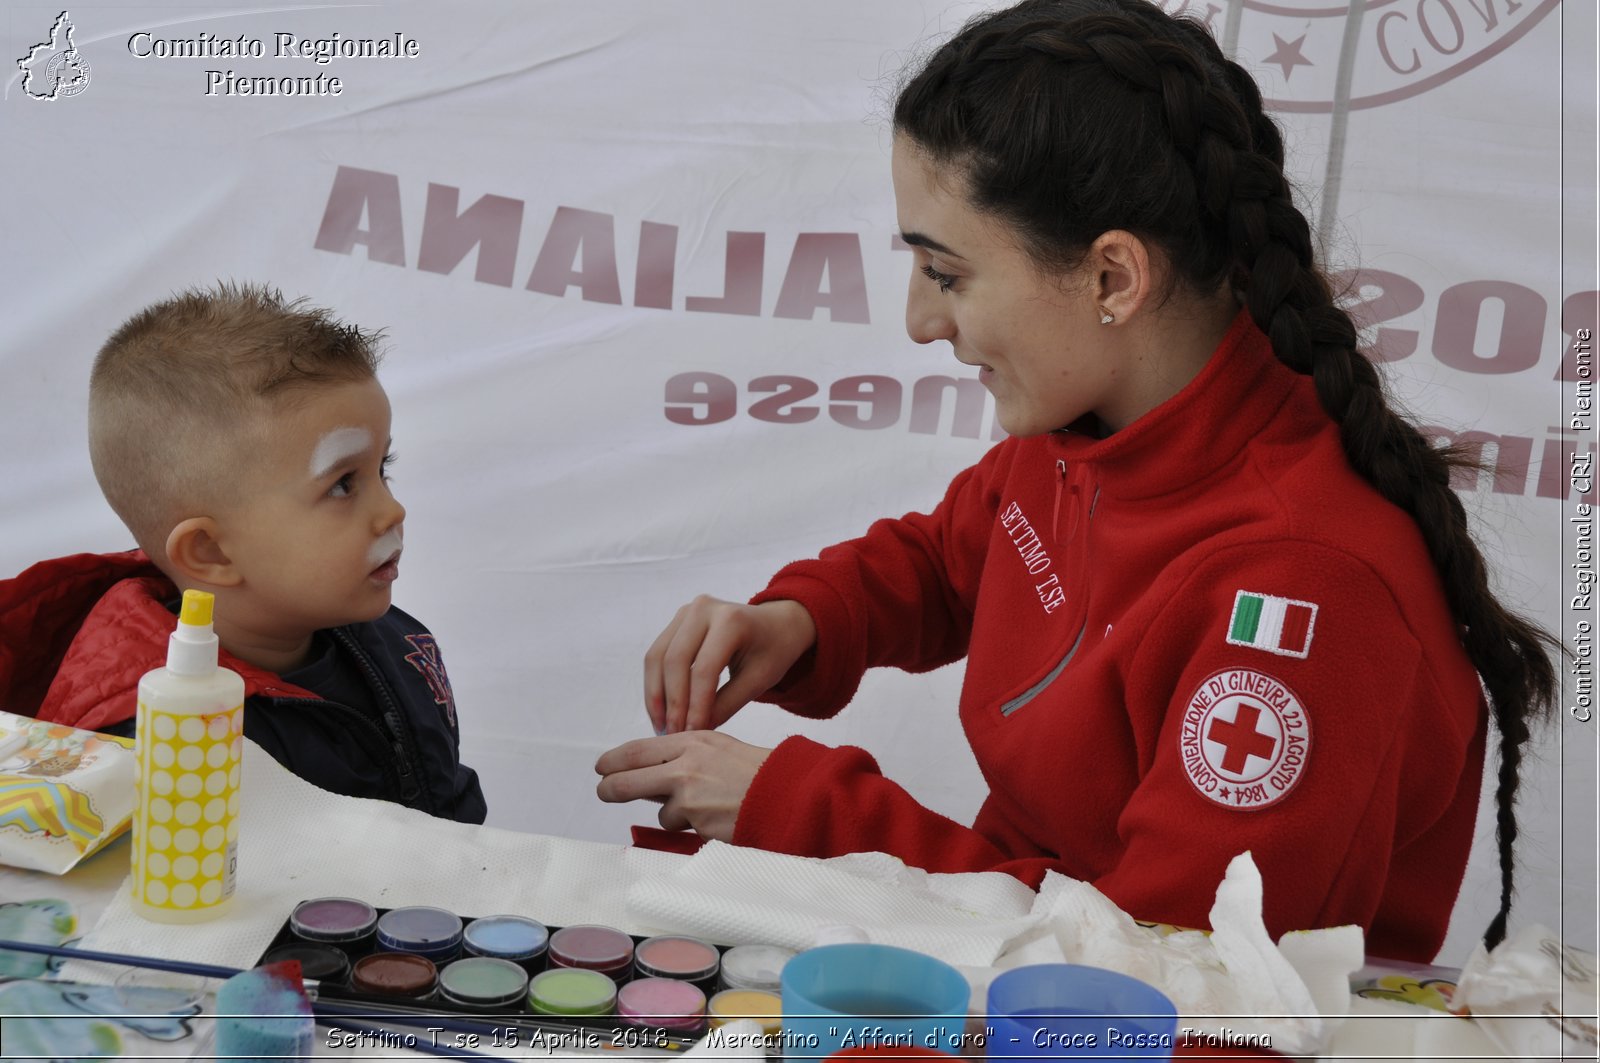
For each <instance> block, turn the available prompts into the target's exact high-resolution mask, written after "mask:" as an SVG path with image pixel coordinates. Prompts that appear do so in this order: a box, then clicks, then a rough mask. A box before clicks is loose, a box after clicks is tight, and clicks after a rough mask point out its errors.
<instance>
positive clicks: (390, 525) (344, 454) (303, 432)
mask: <svg viewBox="0 0 1600 1063" xmlns="http://www.w3.org/2000/svg"><path fill="white" fill-rule="evenodd" d="M260 438H263V439H264V440H265V445H263V446H262V447H261V448H260V449H259V450H258V451H256V452H254V453H252V454H250V455H248V456H247V458H246V463H245V464H244V466H243V467H242V468H241V469H240V470H239V478H240V483H239V485H238V486H239V488H240V490H239V492H238V494H239V498H240V501H239V502H238V503H237V504H235V505H233V506H230V507H228V508H226V509H224V510H223V511H222V512H221V514H220V515H219V516H217V517H216V518H215V519H216V521H217V526H218V533H217V539H218V543H219V545H220V546H221V548H222V550H223V552H224V553H225V554H226V555H227V557H228V559H229V560H230V561H232V562H233V565H234V569H235V572H236V573H237V574H238V575H239V577H240V578H241V582H240V584H239V585H238V586H236V587H234V588H232V589H231V590H230V591H229V593H228V598H229V601H228V609H229V612H230V619H231V621H232V622H233V623H236V624H239V625H242V626H247V627H250V628H253V629H254V630H255V631H257V632H259V633H261V634H263V635H269V636H277V637H284V638H291V639H292V638H298V637H303V636H305V635H307V634H309V633H310V632H312V631H315V630H318V629H320V628H327V627H335V626H337V625H340V624H349V623H355V622H357V621H362V620H372V619H375V618H377V617H379V616H382V615H383V613H384V612H385V611H386V610H387V609H388V608H389V597H390V587H391V585H392V584H393V583H394V580H395V579H396V578H397V577H398V576H399V574H400V570H399V565H398V562H399V558H400V536H401V523H402V522H403V521H404V520H405V516H406V511H405V507H403V506H402V505H400V503H399V502H398V501H396V500H395V497H394V495H393V494H391V493H390V491H389V485H388V482H387V478H386V476H385V473H384V469H385V466H386V464H387V462H388V451H389V399H388V396H387V395H385V394H384V391H383V388H382V386H380V385H379V384H378V382H377V380H375V379H373V380H364V381H360V382H355V383H339V384H328V385H324V386H321V387H318V388H316V389H315V390H312V391H308V392H302V393H298V394H296V395H294V396H293V399H292V400H291V401H290V402H287V403H284V404H282V405H280V406H279V407H278V408H276V409H275V410H274V411H273V412H272V413H271V414H270V415H268V418H267V420H266V423H265V426H264V431H263V432H262V433H261V434H260Z"/></svg>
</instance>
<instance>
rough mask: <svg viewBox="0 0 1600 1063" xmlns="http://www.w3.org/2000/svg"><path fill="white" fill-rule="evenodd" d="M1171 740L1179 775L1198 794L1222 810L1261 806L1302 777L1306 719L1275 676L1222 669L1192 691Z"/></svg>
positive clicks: (1308, 723) (1308, 738) (1308, 740)
mask: <svg viewBox="0 0 1600 1063" xmlns="http://www.w3.org/2000/svg"><path fill="white" fill-rule="evenodd" d="M1178 744H1179V748H1180V750H1181V752H1182V755H1183V770H1184V773H1185V774H1186V775H1187V776H1188V777H1189V783H1190V785H1192V786H1193V787H1194V788H1195V790H1197V791H1198V792H1199V793H1200V794H1201V796H1203V797H1205V798H1207V799H1208V800H1211V801H1214V802H1216V803H1217V804H1219V805H1223V806H1225V807H1227V808H1233V809H1239V810H1251V809H1257V808H1266V807H1268V806H1269V805H1275V804H1277V803H1278V802H1279V801H1281V800H1283V799H1284V798H1285V797H1286V796H1288V793H1289V791H1290V790H1293V789H1294V788H1295V785H1296V784H1297V783H1298V782H1299V781H1300V778H1301V776H1302V775H1304V774H1305V769H1306V760H1307V756H1308V754H1309V753H1310V752H1311V721H1310V720H1309V719H1307V717H1306V712H1305V706H1304V705H1302V704H1301V702H1300V699H1299V698H1298V697H1296V696H1295V694H1294V691H1292V690H1290V689H1289V688H1288V686H1286V685H1285V684H1284V683H1283V682H1282V681H1280V680H1278V679H1275V678H1273V677H1272V676H1270V675H1267V674H1266V673H1265V672H1258V671H1256V670H1255V669H1253V668H1228V669H1224V670H1223V671H1220V672H1216V673H1214V674H1212V675H1210V676H1207V677H1206V678H1205V679H1203V680H1201V681H1200V685H1199V686H1198V687H1196V688H1195V692H1194V694H1192V695H1191V696H1190V698H1189V704H1188V705H1187V706H1186V707H1185V708H1184V710H1183V723H1182V726H1181V727H1180V728H1179V731H1178Z"/></svg>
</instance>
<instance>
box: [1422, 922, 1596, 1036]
mask: <svg viewBox="0 0 1600 1063" xmlns="http://www.w3.org/2000/svg"><path fill="white" fill-rule="evenodd" d="M1452 1002H1453V1003H1454V1005H1455V1006H1456V1007H1457V1008H1459V1009H1463V1010H1465V1011H1468V1012H1471V1014H1472V1020H1473V1024H1474V1025H1475V1026H1477V1027H1478V1028H1480V1029H1481V1030H1482V1031H1483V1032H1484V1034H1485V1035H1487V1036H1488V1038H1489V1039H1490V1040H1491V1041H1493V1042H1494V1043H1495V1044H1496V1045H1498V1046H1499V1047H1500V1048H1501V1049H1502V1050H1504V1051H1505V1052H1507V1053H1508V1054H1510V1055H1512V1056H1516V1057H1519V1058H1524V1059H1570V1058H1584V1059H1594V1058H1595V1050H1596V1047H1597V1046H1600V1038H1597V1037H1596V1025H1597V1019H1596V1015H1597V1013H1600V976H1597V974H1596V963H1595V954H1594V953H1592V952H1590V951H1588V950H1587V949H1580V948H1578V947H1576V946H1574V945H1567V944H1564V943H1563V942H1562V941H1561V938H1560V937H1559V936H1557V935H1556V934H1553V933H1551V932H1550V931H1549V930H1548V929H1546V928H1545V927H1543V926H1539V925H1537V924H1535V925H1533V926H1529V927H1524V928H1523V929H1522V930H1521V931H1519V932H1517V933H1516V934H1513V935H1511V936H1510V937H1508V938H1506V940H1504V941H1502V942H1501V943H1500V944H1499V945H1497V946H1495V949H1494V951H1493V952H1490V951H1488V950H1487V949H1485V948H1484V947H1483V945H1482V944H1479V945H1478V947H1477V949H1476V950H1475V951H1474V952H1473V954H1472V957H1471V958H1470V959H1469V960H1467V965H1466V966H1465V967H1463V968H1462V969H1461V978H1460V979H1459V980H1458V981H1457V982H1456V992H1455V996H1454V997H1453V998H1452Z"/></svg>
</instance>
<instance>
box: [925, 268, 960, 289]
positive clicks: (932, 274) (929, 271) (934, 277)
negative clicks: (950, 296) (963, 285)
mask: <svg viewBox="0 0 1600 1063" xmlns="http://www.w3.org/2000/svg"><path fill="white" fill-rule="evenodd" d="M922 274H923V276H925V277H927V278H928V279H929V280H931V281H933V282H934V283H935V284H937V285H938V286H939V290H940V291H941V292H947V291H949V290H950V286H951V285H952V284H954V283H955V282H956V279H955V278H954V277H952V276H950V274H948V273H940V272H939V271H938V270H936V269H934V268H933V267H932V266H923V267H922Z"/></svg>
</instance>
